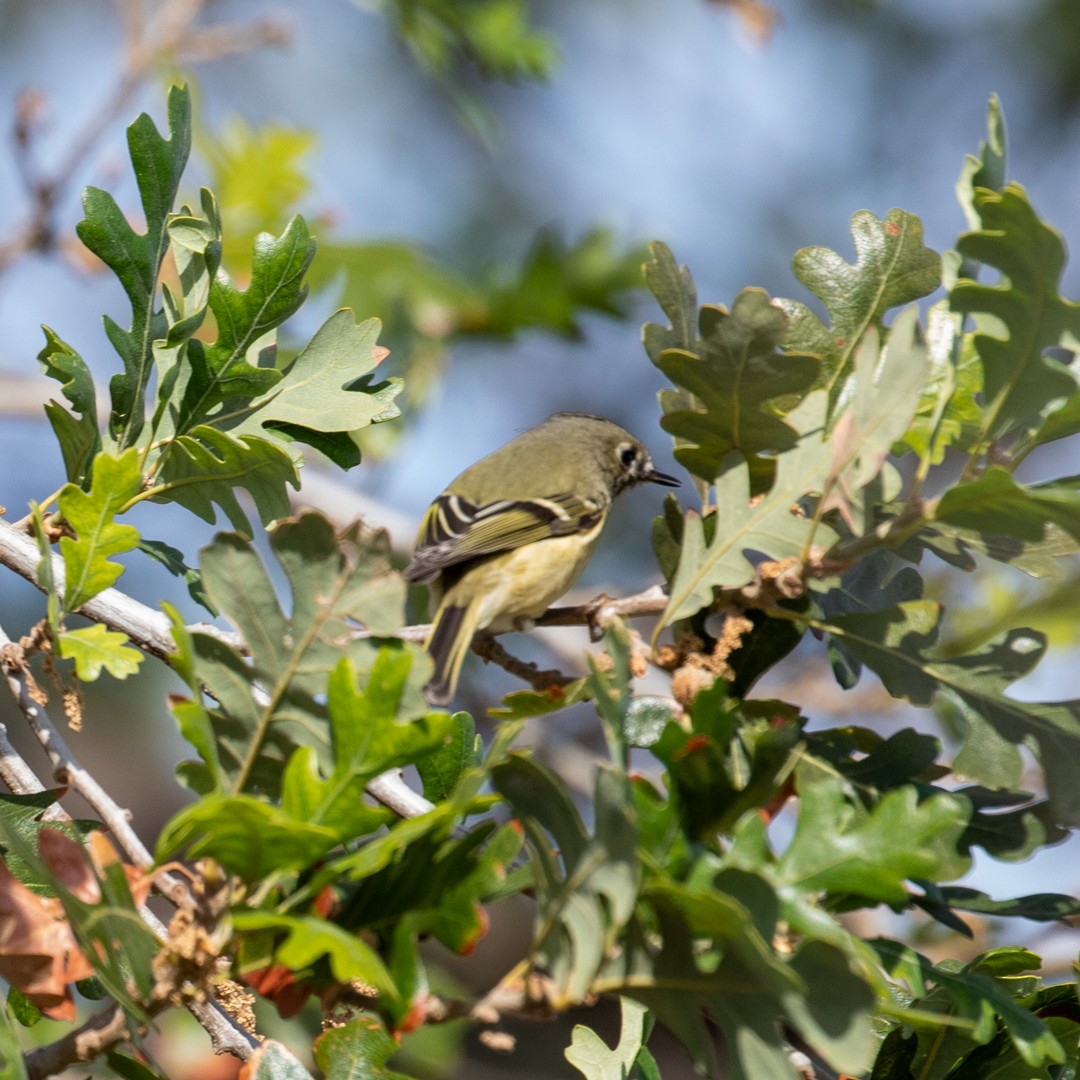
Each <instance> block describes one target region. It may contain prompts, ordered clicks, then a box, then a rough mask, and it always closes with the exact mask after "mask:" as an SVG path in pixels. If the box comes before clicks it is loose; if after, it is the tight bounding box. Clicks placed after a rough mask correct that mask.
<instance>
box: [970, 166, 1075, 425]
mask: <svg viewBox="0 0 1080 1080" xmlns="http://www.w3.org/2000/svg"><path fill="white" fill-rule="evenodd" d="M972 202H973V206H974V209H975V212H976V213H977V214H978V217H979V221H980V228H979V229H977V230H975V231H972V232H968V233H965V234H964V235H962V236H961V237H960V238H959V240H958V241H957V244H956V246H957V250H958V251H959V252H960V254H961V255H964V256H966V257H967V258H969V259H973V260H975V261H977V262H979V263H985V264H987V265H989V266H992V267H994V268H995V269H996V270H998V271H999V272H1000V274H1001V281H1000V282H999V283H998V284H996V285H984V284H980V283H978V282H975V281H972V280H970V279H966V278H962V279H960V280H959V281H957V282H956V284H955V285H954V286H953V288H952V291H951V292H950V294H949V303H950V305H951V307H952V309H953V311H957V312H961V313H962V314H966V315H974V316H975V317H976V333H975V336H974V339H973V340H974V345H975V349H976V351H977V352H978V354H979V358H980V360H981V361H982V365H983V377H984V395H985V406H984V410H985V411H984V419H983V423H982V425H981V440H982V442H983V444H984V445H985V444H986V443H988V442H989V441H990V440H993V439H1000V438H1001V437H1002V436H1004V435H1007V434H1009V433H1014V432H1024V431H1027V430H1029V429H1030V430H1034V429H1037V428H1038V427H1039V426H1040V424H1041V422H1042V421H1043V420H1044V419H1045V418H1046V417H1048V416H1050V415H1052V414H1053V412H1054V411H1055V410H1056V409H1057V408H1059V407H1060V406H1061V404H1062V403H1063V402H1064V401H1066V400H1067V399H1069V398H1072V397H1075V396H1076V395H1077V394H1078V393H1080V391H1078V389H1077V381H1076V378H1075V377H1074V376H1073V374H1072V373H1071V372H1070V371H1069V369H1068V368H1067V367H1066V366H1065V365H1064V364H1062V363H1061V361H1060V360H1057V359H1055V358H1054V357H1052V356H1049V355H1047V352H1046V350H1047V349H1049V348H1051V347H1052V346H1056V345H1058V344H1059V343H1060V342H1061V340H1062V337H1063V335H1065V334H1066V333H1069V334H1072V335H1074V336H1075V335H1077V334H1080V304H1075V303H1072V302H1071V301H1068V300H1065V299H1063V298H1062V297H1061V296H1060V295H1059V293H1058V286H1059V283H1060V279H1061V274H1062V271H1063V269H1064V266H1065V247H1064V245H1063V244H1062V241H1061V237H1060V236H1059V235H1058V233H1057V232H1056V231H1055V230H1053V229H1051V228H1050V227H1049V226H1048V225H1046V224H1045V223H1044V222H1042V221H1041V220H1040V219H1039V217H1038V215H1037V214H1036V213H1035V210H1034V208H1033V207H1032V205H1031V203H1030V202H1029V201H1028V197H1027V194H1026V193H1025V191H1024V190H1023V188H1021V187H1020V186H1019V185H1018V184H1008V185H1007V186H1006V187H1005V188H1003V189H1002V190H1001V191H1000V192H996V191H990V190H987V189H985V188H978V189H976V190H975V191H974V192H973V195H972Z"/></svg>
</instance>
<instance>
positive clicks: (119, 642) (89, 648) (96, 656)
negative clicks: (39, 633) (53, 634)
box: [58, 623, 144, 682]
mask: <svg viewBox="0 0 1080 1080" xmlns="http://www.w3.org/2000/svg"><path fill="white" fill-rule="evenodd" d="M58 648H59V650H60V655H61V656H62V657H63V658H64V659H65V660H73V661H74V662H75V673H76V674H77V675H78V677H79V678H80V679H81V680H82V681H83V682H93V681H94V680H95V679H96V678H97V677H98V676H99V675H100V674H101V672H102V669H104V670H105V671H107V672H108V673H109V674H110V675H111V676H112V677H113V678H114V679H126V678H127V677H128V676H129V675H134V674H135V673H136V672H137V671H138V670H139V665H140V664H141V663H142V662H143V659H144V657H143V654H142V653H141V652H140V651H139V650H138V649H135V648H132V646H131V644H130V639H129V638H128V636H127V634H124V633H121V632H120V631H118V630H106V629H105V627H104V626H102V625H101V623H94V624H93V625H92V626H82V627H79V629H77V630H65V631H64V632H63V634H61V635H60V640H59V642H58Z"/></svg>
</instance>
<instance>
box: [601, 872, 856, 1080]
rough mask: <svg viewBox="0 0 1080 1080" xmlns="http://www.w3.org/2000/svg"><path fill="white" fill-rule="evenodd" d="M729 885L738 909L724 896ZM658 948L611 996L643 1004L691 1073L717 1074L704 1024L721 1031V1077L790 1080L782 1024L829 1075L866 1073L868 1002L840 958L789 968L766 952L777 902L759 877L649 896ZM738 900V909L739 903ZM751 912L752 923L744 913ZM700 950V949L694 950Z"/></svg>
mask: <svg viewBox="0 0 1080 1080" xmlns="http://www.w3.org/2000/svg"><path fill="white" fill-rule="evenodd" d="M729 885H730V886H732V887H734V888H736V889H737V891H739V892H740V893H741V897H742V899H741V900H738V899H736V898H735V896H734V895H732V894H731V893H729V892H728V891H726V890H727V887H728V886H729ZM647 896H648V898H649V900H650V901H651V902H652V904H653V907H654V909H655V912H656V916H657V920H658V923H657V929H658V933H659V935H660V937H661V938H662V940H663V948H662V949H660V950H658V951H656V952H655V953H654V954H652V955H650V956H648V957H646V956H645V955H644V954H643V953H642V952H636V953H635V954H634V955H632V956H629V957H628V958H627V960H626V966H627V967H628V968H630V966H631V965H637V970H633V969H631V970H632V971H633V973H632V975H631V977H630V978H628V979H627V982H626V984H625V985H620V984H619V983H618V980H617V978H615V977H614V973H613V977H612V983H613V984H614V985H613V986H612V987H611V988H612V989H614V990H616V991H617V992H619V993H622V994H624V995H626V996H628V997H633V998H636V999H637V1000H638V1001H640V1002H642V1003H643V1004H644V1005H646V1006H647V1007H648V1008H649V1009H650V1010H651V1011H652V1012H653V1013H654V1014H655V1016H656V1018H657V1020H659V1021H660V1022H661V1023H662V1024H664V1026H665V1027H667V1028H668V1029H669V1030H670V1031H671V1032H672V1034H673V1035H675V1037H676V1038H678V1039H679V1041H680V1042H681V1043H682V1044H683V1045H684V1046H685V1047H686V1048H687V1050H688V1051H689V1053H690V1056H691V1059H692V1060H693V1062H694V1065H695V1067H696V1068H697V1069H698V1071H699V1072H705V1071H706V1070H708V1071H709V1072H710V1073H711V1074H712V1075H717V1069H716V1067H715V1061H714V1060H713V1058H714V1049H713V1046H714V1042H713V1037H712V1033H711V1031H710V1029H709V1027H708V1025H707V1023H706V1017H707V1016H711V1017H712V1018H713V1019H714V1020H715V1022H716V1023H717V1024H718V1025H719V1026H720V1028H721V1030H722V1031H723V1032H724V1041H725V1045H726V1048H727V1062H726V1072H725V1073H724V1075H725V1076H729V1077H731V1078H732V1080H758V1078H760V1077H766V1076H768V1077H777V1078H779V1077H792V1078H794V1076H795V1074H794V1071H793V1069H792V1066H791V1063H790V1059H789V1056H788V1049H787V1047H786V1046H785V1044H784V1041H783V1038H782V1037H781V1034H780V1029H779V1024H778V1022H777V1021H781V1022H783V1023H784V1024H786V1025H788V1026H789V1027H791V1028H793V1029H794V1030H795V1031H797V1032H798V1033H799V1034H800V1035H801V1037H802V1038H804V1039H805V1040H806V1041H807V1042H808V1043H809V1045H810V1046H811V1047H812V1048H813V1050H814V1051H815V1052H816V1053H818V1054H820V1055H821V1056H822V1057H823V1058H825V1060H826V1061H827V1062H828V1063H829V1064H831V1065H832V1066H833V1067H834V1068H837V1069H839V1070H841V1071H843V1072H851V1073H861V1072H862V1070H863V1069H864V1068H865V1067H866V1066H867V1065H868V1064H869V1060H870V1056H871V1052H872V1050H873V1044H874V1039H873V1035H872V1034H871V1031H870V1024H869V1017H870V1007H871V1005H872V1004H873V995H872V993H871V991H870V989H869V987H868V986H867V985H866V984H865V983H864V982H863V981H862V980H861V979H860V978H858V977H857V976H856V975H855V974H854V973H853V972H852V970H851V966H850V964H849V962H848V960H847V958H846V957H845V956H844V955H843V953H841V952H840V950H839V949H837V948H835V947H833V946H831V945H827V944H825V943H823V942H817V941H810V942H806V943H805V944H804V945H803V946H802V948H801V949H800V950H799V952H798V953H796V954H795V956H794V957H793V958H792V960H791V962H789V963H785V962H784V961H782V960H781V959H780V958H779V957H778V956H777V955H776V953H775V952H774V951H773V949H772V948H771V946H770V939H771V934H772V933H773V932H775V927H776V913H777V901H776V899H775V896H774V895H773V893H772V890H771V888H770V887H769V886H768V885H767V884H766V883H765V882H764V881H762V880H761V879H760V878H757V877H755V876H754V875H749V874H745V873H743V872H741V871H726V872H725V875H724V876H722V877H721V878H720V879H719V881H718V882H717V884H716V887H714V888H711V889H707V890H703V891H698V890H692V889H689V888H686V887H683V886H675V885H669V886H666V887H663V888H658V889H653V890H650V891H649V893H648V894H647ZM743 901H745V902H743ZM748 905H752V910H753V914H751V908H750V907H748ZM698 942H703V943H706V944H707V946H708V948H707V949H706V950H704V951H703V950H702V949H699V948H698V944H697V943H698Z"/></svg>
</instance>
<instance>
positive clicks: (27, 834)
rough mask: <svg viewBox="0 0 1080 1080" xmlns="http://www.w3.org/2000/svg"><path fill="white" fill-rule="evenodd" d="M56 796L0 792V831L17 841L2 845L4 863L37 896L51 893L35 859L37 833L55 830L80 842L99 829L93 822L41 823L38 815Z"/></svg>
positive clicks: (51, 792)
mask: <svg viewBox="0 0 1080 1080" xmlns="http://www.w3.org/2000/svg"><path fill="white" fill-rule="evenodd" d="M59 797H60V792H58V791H56V790H48V791H36V792H33V793H32V794H28V795H9V794H8V793H7V792H3V793H0V830H2V832H3V834H4V835H5V836H7V835H9V834H13V835H14V836H15V837H16V838H17V840H18V843H16V844H8V845H5V846H6V850H5V851H4V862H5V863H6V865H7V868H8V869H9V870H10V871H11V872H12V874H14V875H15V877H17V878H18V879H19V881H21V882H22V883H23V884H24V885H25V886H26V887H27V888H28V889H30V891H31V892H34V893H37V894H38V895H41V896H52V895H53V894H54V892H55V888H54V885H55V883H54V881H53V878H52V875H51V874H49V873H48V872H43V864H42V863H40V861H38V860H37V858H36V852H37V848H38V834H39V833H40V832H41V830H42V829H45V828H48V829H57V830H59V831H60V832H62V833H63V834H64V835H65V836H69V837H70V838H71V839H72V840H76V841H78V842H80V843H81V842H83V841H84V840H85V838H86V836H87V835H88V834H89V833H90V832H92V831H93V830H94V829H99V828H100V827H101V823H100V822H97V821H69V822H62V821H43V820H42V819H41V815H42V812H43V811H44V810H46V809H48V807H50V806H52V805H53V804H54V803H56V801H57V800H58V799H59ZM24 851H29V852H30V853H31V855H32V858H31V860H30V861H27V860H26V859H24V858H23V857H22V854H21V853H22V852H24Z"/></svg>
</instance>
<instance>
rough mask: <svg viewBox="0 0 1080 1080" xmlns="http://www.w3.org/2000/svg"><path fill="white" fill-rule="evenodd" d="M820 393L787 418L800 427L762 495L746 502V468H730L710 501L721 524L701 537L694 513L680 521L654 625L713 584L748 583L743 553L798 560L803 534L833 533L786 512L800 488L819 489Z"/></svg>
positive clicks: (822, 456)
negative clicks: (673, 564) (675, 561)
mask: <svg viewBox="0 0 1080 1080" xmlns="http://www.w3.org/2000/svg"><path fill="white" fill-rule="evenodd" d="M824 408H825V398H824V395H823V394H815V395H812V396H811V397H809V398H807V400H806V401H805V402H804V403H803V404H802V405H801V406H800V407H799V408H798V409H797V410H796V411H795V412H793V413H792V414H791V415H790V419H791V421H792V422H793V423H794V424H795V425H796V427H797V428H798V430H799V432H800V439H799V442H798V443H797V444H796V446H795V447H794V448H793V449H792V450H789V451H788V452H787V453H785V454H782V455H781V456H780V457H779V459H778V461H777V468H776V480H775V482H774V484H773V486H772V488H771V489H770V491H769V492H768V494H766V495H764V496H763V497H762V498H760V499H758V500H756V501H751V498H750V478H749V470H747V469H746V468H745V467H739V468H735V469H731V470H729V471H727V472H726V473H724V474H723V475H722V476H720V477H719V478H718V480H717V484H716V504H717V507H719V508H721V509H722V512H723V515H724V528H723V529H717V530H716V533H715V536H714V537H713V540H712V542H711V543H707V542H706V537H705V531H704V525H703V522H702V520H701V519H700V518H698V517H697V516H696V515H692V514H691V515H688V516H687V518H686V522H685V526H684V531H683V538H682V549H681V551H680V554H679V565H678V569H677V570H676V572H675V576H674V578H673V580H672V582H671V599H670V600H669V602H668V606H667V610H666V611H665V612H664V614H663V615H662V616H661V619H660V625H661V626H666V625H668V624H670V623H672V622H674V621H676V620H677V619H684V618H687V617H689V616H691V615H694V614H696V613H697V612H698V611H701V610H702V609H703V608H706V607H708V606H709V605H710V604H711V603H712V602H713V592H714V590H715V589H718V588H720V589H737V588H740V587H741V586H743V585H745V584H746V583H747V582H749V581H751V580H753V577H754V573H755V570H754V564H753V563H752V562H751V561H750V559H749V558H748V557H747V553H748V552H759V553H762V554H763V555H765V556H767V557H768V558H770V559H775V560H779V559H784V558H788V557H791V556H796V557H801V556H803V554H804V548H805V547H806V546H807V545H808V544H809V543H810V541H811V539H816V540H817V542H818V543H819V544H820V545H821V546H823V547H828V546H829V545H830V544H831V543H832V542H833V541H834V540H835V538H836V537H835V533H833V531H832V530H831V529H829V528H828V527H827V526H825V525H821V524H816V523H815V522H814V520H813V519H811V518H808V517H806V516H805V515H800V514H798V513H795V512H793V507H795V505H796V504H797V503H798V501H799V500H800V499H802V498H803V497H804V496H805V495H806V494H807V493H808V492H812V491H815V490H818V489H820V487H821V484H822V481H823V478H824V476H825V474H826V472H827V469H828V461H829V456H830V454H831V448H830V446H829V444H828V443H826V442H825V441H824V440H823V438H822V432H823V424H824Z"/></svg>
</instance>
